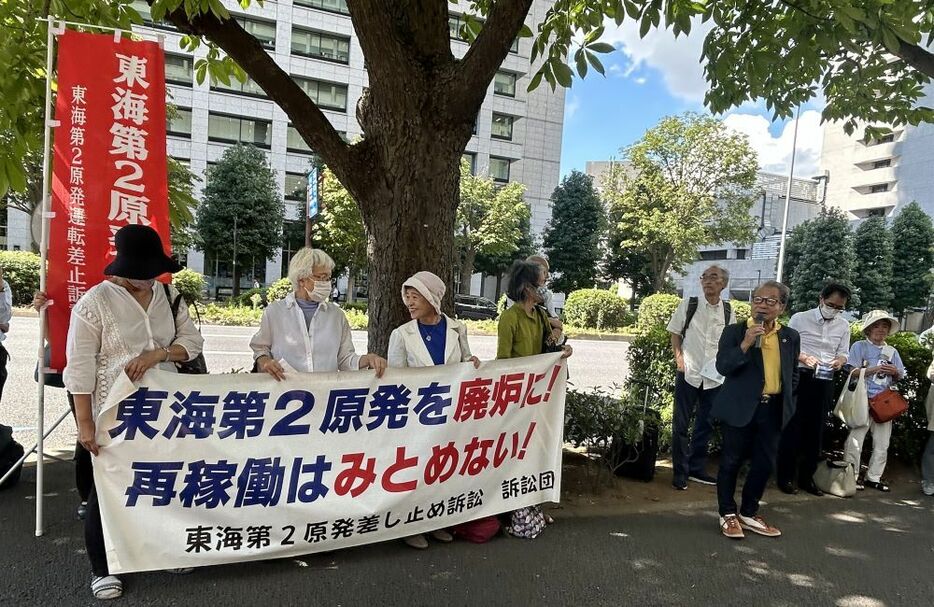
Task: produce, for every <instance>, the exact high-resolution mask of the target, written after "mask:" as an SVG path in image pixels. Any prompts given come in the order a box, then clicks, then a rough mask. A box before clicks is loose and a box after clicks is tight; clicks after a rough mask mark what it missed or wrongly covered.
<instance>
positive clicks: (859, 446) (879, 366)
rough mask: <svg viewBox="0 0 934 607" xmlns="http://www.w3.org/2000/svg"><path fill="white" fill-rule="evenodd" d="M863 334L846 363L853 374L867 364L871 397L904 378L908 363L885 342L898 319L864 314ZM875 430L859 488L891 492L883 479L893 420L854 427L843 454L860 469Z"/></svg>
mask: <svg viewBox="0 0 934 607" xmlns="http://www.w3.org/2000/svg"><path fill="white" fill-rule="evenodd" d="M862 323H863V335H864V336H865V337H866V339H861V340H859V341H858V342H856V343H854V344H853V345H852V346H850V355H849V359H848V360H847V364H848V365H849V366H851V367H853V371H852V373H858V372H859V370H860V369H861V368H863V367H864V366H865V367H866V392H867V394H868V396H869V398H872V397H873V396H876V395H877V394H879V393H880V392H882V391H883V390H885V389H886V388H888V387H889V386H891V385H892V384H893V383H894V382H896V381H898V380H899V379H901V378H903V377H905V365H903V364H902V358H901V356H899V354H898V350H896V349H895V348H893V347H892V346H890V345H888V344H886V343H885V338H886V337H888V336H889V335H891V334H892V333H894V332H895V330H896V329H897V328H898V319H896V318H895V317H894V316H892V315H890V314H889V313H888V312H886V311H885V310H873V311H872V312H869V313H868V314H866V315H865V316H864V317H863V321H862ZM869 431H872V456H871V457H870V458H869V470H868V472H866V478H865V481H864V482H860V483H858V484H857V488H859V489H862V488H863V487H864V486H865V487H870V488H872V489H878V490H879V491H889V486H888V485H886V484H885V483H884V482H882V473H883V472H884V471H885V462H886V459H887V458H888V451H889V440H890V439H891V438H892V422H891V420H890V421H887V422H884V423H881V424H879V423H876V422H875V421H874V420H870V421H869V425H868V426H863V427H861V428H853V429H852V430H850V434H849V436H847V437H846V447H845V449H844V454H845V458H846V461H847V463H850V464H853V466H854V468H856V470H857V471H858V470H859V458H860V454H861V453H862V451H863V441H864V440H865V439H866V433H867V432H869Z"/></svg>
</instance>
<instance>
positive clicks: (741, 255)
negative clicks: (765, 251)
mask: <svg viewBox="0 0 934 607" xmlns="http://www.w3.org/2000/svg"><path fill="white" fill-rule="evenodd" d="M748 253H749V249H736V259H746V255H747V254H748Z"/></svg>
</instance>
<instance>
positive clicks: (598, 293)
mask: <svg viewBox="0 0 934 607" xmlns="http://www.w3.org/2000/svg"><path fill="white" fill-rule="evenodd" d="M633 320H634V319H633V317H632V315H631V314H630V313H629V309H628V308H627V305H626V300H625V299H623V298H622V297H620V296H618V295H616V294H615V293H613V292H612V291H604V290H603V289H581V290H579V291H574V292H573V293H571V294H570V295H568V298H567V301H566V302H565V304H564V321H565V322H566V323H568V324H569V325H573V326H575V327H586V328H588V329H597V330H599V331H605V330H613V329H619V328H621V327H625V326H629V325H631V324H632V322H633Z"/></svg>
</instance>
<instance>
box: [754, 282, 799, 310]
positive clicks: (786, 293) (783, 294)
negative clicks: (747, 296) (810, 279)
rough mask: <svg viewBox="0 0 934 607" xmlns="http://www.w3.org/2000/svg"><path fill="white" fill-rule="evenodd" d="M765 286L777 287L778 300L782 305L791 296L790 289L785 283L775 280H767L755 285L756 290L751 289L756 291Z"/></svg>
mask: <svg viewBox="0 0 934 607" xmlns="http://www.w3.org/2000/svg"><path fill="white" fill-rule="evenodd" d="M765 288H772V289H778V300H779V301H780V302H781V303H782V305H784V304H787V303H788V298H789V297H790V296H791V289H789V288H788V287H787V285H784V284H782V283H780V282H778V281H777V280H767V281H765V282H764V283H762V284H761V285H759V286H758V287H756V290H755V291H753V293H754V294H755V293H758V292H759V290H760V289H765Z"/></svg>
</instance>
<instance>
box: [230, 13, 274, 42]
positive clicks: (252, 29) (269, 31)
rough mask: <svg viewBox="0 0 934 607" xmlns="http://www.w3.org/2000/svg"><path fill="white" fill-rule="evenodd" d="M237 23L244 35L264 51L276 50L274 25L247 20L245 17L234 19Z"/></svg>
mask: <svg viewBox="0 0 934 607" xmlns="http://www.w3.org/2000/svg"><path fill="white" fill-rule="evenodd" d="M236 19H237V23H239V24H240V27H242V28H243V29H244V30H245V31H246V33H248V34H250V35H251V36H253V37H254V38H256V39H257V40H259V43H260V44H261V45H262V46H263V48H265V49H269V50H275V49H276V24H275V22H272V21H260V20H258V19H249V18H247V17H236Z"/></svg>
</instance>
